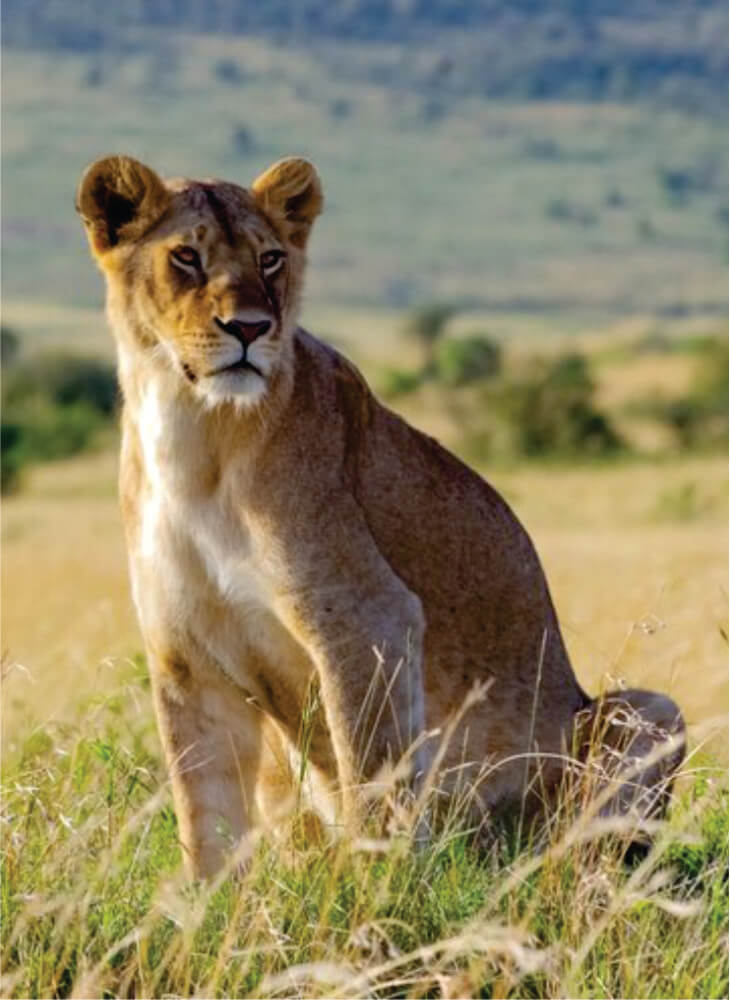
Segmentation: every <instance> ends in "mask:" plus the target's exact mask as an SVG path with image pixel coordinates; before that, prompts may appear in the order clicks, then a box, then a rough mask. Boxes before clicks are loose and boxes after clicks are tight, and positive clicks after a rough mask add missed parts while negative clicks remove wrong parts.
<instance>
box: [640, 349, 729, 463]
mask: <svg viewBox="0 0 730 1000" xmlns="http://www.w3.org/2000/svg"><path fill="white" fill-rule="evenodd" d="M705 346H706V349H705V350H704V351H703V353H702V355H701V361H700V364H699V368H698V371H697V375H696V377H695V379H694V382H693V384H692V386H691V388H690V391H689V392H688V393H687V394H686V395H684V396H680V397H678V398H676V399H672V400H669V401H668V402H660V403H659V404H657V405H656V406H655V407H653V411H654V414H655V416H657V417H658V418H659V419H660V420H663V421H664V422H665V423H667V424H668V425H669V427H670V428H671V429H672V431H673V432H674V435H675V438H676V440H677V443H678V445H679V447H680V448H683V449H687V450H689V449H692V448H697V447H707V446H714V445H717V444H724V443H725V442H726V441H727V436H728V344H727V340H726V339H725V338H717V339H716V340H714V341H713V342H712V343H710V344H706V345H705Z"/></svg>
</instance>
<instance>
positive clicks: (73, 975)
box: [2, 664, 728, 997]
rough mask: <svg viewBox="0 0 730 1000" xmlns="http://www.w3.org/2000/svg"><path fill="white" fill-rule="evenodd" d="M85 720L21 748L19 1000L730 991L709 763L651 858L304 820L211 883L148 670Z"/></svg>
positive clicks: (14, 988)
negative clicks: (173, 769) (425, 839)
mask: <svg viewBox="0 0 730 1000" xmlns="http://www.w3.org/2000/svg"><path fill="white" fill-rule="evenodd" d="M79 718H80V719H83V723H80V724H79V726H78V727H76V728H74V727H65V728H61V727H54V726H51V725H48V726H46V727H43V728H40V729H38V730H36V731H35V732H33V733H32V734H30V735H29V736H28V738H27V740H26V742H25V744H24V745H23V746H22V747H16V749H15V750H14V752H13V754H12V756H11V755H6V761H5V763H6V773H5V777H4V793H3V822H4V836H3V866H4V871H3V880H2V927H3V940H4V960H3V978H2V993H3V995H4V996H35V997H46V996H109V997H111V996H150V997H152V996H162V995H171V994H172V995H182V996H189V995H202V996H228V997H238V996H255V997H262V996H276V995H286V996H297V997H299V996H301V997H318V996H332V995H337V996H343V997H362V996H413V997H422V996H435V997H455V996H459V997H467V996H469V997H471V996H484V997H512V996H514V997H518V996H519V997H525V996H531V997H553V996H574V997H578V996H581V997H582V996H590V997H615V996H632V997H668V996H678V997H680V996H681V997H721V996H726V995H727V993H726V991H727V973H728V970H727V946H726V944H727V922H728V906H727V881H726V879H727V795H726V793H725V791H724V790H722V789H721V788H720V787H719V786H718V785H717V784H716V783H715V782H714V781H713V778H712V777H711V775H712V771H711V770H710V769H708V768H702V767H700V766H698V764H697V762H696V760H693V759H692V758H690V760H689V762H688V763H687V765H686V768H687V771H688V772H689V777H688V778H687V779H686V782H685V788H684V791H683V792H682V794H681V796H680V797H679V799H678V801H677V802H676V803H675V807H674V809H673V813H672V818H671V822H670V824H669V825H667V826H665V827H664V828H663V829H662V830H661V831H660V832H659V834H658V836H657V838H656V841H655V846H654V848H653V850H652V852H651V853H650V854H649V856H648V857H647V858H646V859H645V860H643V861H637V862H634V863H633V864H631V865H629V864H626V863H624V862H622V861H621V851H620V850H619V849H618V847H617V846H616V844H613V843H609V842H607V841H606V839H605V838H604V839H602V840H598V839H596V838H595V837H593V836H589V835H588V834H586V836H585V838H584V839H583V840H582V841H581V839H580V838H579V837H577V836H576V830H580V828H579V827H576V826H575V825H572V826H571V825H569V824H567V823H563V824H561V823H558V824H556V825H554V826H553V828H552V829H551V830H550V834H549V836H548V837H547V839H545V838H543V840H542V841H541V843H540V850H536V849H535V848H536V844H530V843H525V842H522V843H519V842H518V841H517V840H516V838H515V837H514V835H511V834H510V833H508V832H507V831H502V832H501V833H498V834H497V835H496V836H495V838H494V840H493V841H492V843H491V846H490V847H489V848H488V849H486V850H482V851H481V852H480V851H477V850H476V848H475V847H473V846H471V844H470V840H469V838H468V836H466V835H465V834H464V833H463V832H460V831H459V829H458V828H455V827H453V826H452V827H451V828H450V829H449V830H448V831H447V832H446V833H444V834H443V835H440V836H438V837H436V838H435V839H434V840H433V841H432V843H431V844H430V846H428V847H427V848H425V849H423V850H421V851H417V852H416V851H413V850H412V849H411V847H410V845H409V841H408V838H407V837H404V836H397V835H396V836H393V837H391V838H390V839H388V840H375V841H363V842H356V843H348V842H345V841H339V842H338V841H335V842H331V843H326V844H324V843H320V844H317V843H314V842H312V841H311V840H310V841H307V839H306V838H305V837H304V836H303V834H302V829H301V827H300V826H298V825H297V824H296V823H295V824H293V825H292V827H291V829H287V830H286V831H281V836H280V838H279V839H278V840H276V841H274V840H270V839H260V840H258V841H257V842H256V844H255V846H254V850H253V859H252V862H251V864H250V867H249V868H248V871H247V872H246V874H245V875H238V876H233V875H231V876H229V877H226V878H221V879H219V880H218V881H217V882H216V883H214V884H213V885H210V886H206V885H200V884H197V885H190V884H186V882H185V880H184V878H183V876H182V873H181V868H180V861H181V859H180V850H179V847H178V844H177V838H176V822H175V816H174V813H173V810H172V808H171V803H170V797H169V789H168V785H167V781H166V778H165V775H164V770H163V768H162V765H161V762H160V757H159V752H158V749H157V743H156V738H155V735H154V727H153V722H152V717H151V711H150V705H149V691H148V682H147V677H146V674H145V671H144V668H143V667H142V666H141V664H138V665H137V667H136V668H135V669H134V671H132V673H131V674H130V676H129V678H128V680H127V682H126V683H125V685H124V686H123V688H121V689H120V690H119V691H118V692H117V693H116V694H115V695H114V696H112V697H110V698H108V699H106V700H105V701H103V702H99V703H92V704H88V705H85V706H82V707H81V711H80V714H79ZM584 832H585V831H584Z"/></svg>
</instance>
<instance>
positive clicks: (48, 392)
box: [3, 351, 118, 416]
mask: <svg viewBox="0 0 730 1000" xmlns="http://www.w3.org/2000/svg"><path fill="white" fill-rule="evenodd" d="M31 395H41V396H45V397H47V398H48V399H50V400H51V401H52V402H53V403H56V404H58V405H59V406H72V405H73V404H74V403H84V404H86V405H88V406H89V407H90V408H91V409H92V410H98V412H99V413H101V414H104V415H105V416H111V414H112V413H113V412H114V410H115V408H116V404H117V396H118V390H117V377H116V373H115V371H114V368H113V367H112V365H110V364H109V363H108V362H106V361H100V360H97V359H96V358H82V357H79V356H78V355H73V354H67V353H63V352H60V351H49V352H45V353H43V354H39V355H38V356H37V357H35V358H34V359H33V360H29V361H25V362H24V363H23V364H22V365H18V366H17V367H16V368H15V370H14V371H13V372H12V375H6V381H5V385H4V387H3V399H4V402H5V403H6V405H13V404H18V403H20V402H21V401H22V400H24V399H26V398H27V397H28V396H31Z"/></svg>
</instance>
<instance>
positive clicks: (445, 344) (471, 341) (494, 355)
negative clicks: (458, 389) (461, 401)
mask: <svg viewBox="0 0 730 1000" xmlns="http://www.w3.org/2000/svg"><path fill="white" fill-rule="evenodd" d="M434 362H435V371H436V375H437V377H438V378H439V379H440V380H441V381H443V382H445V383H446V384H447V385H454V386H456V385H466V384H467V383H469V382H474V381H476V380H477V379H480V378H488V377H490V376H493V375H497V374H499V371H500V368H501V363H502V353H501V349H500V346H499V344H496V343H495V342H494V341H492V340H487V338H486V337H479V336H471V337H464V338H463V339H460V340H442V341H441V343H440V344H439V345H438V346H437V348H436V354H435V358H434Z"/></svg>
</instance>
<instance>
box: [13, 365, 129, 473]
mask: <svg viewBox="0 0 730 1000" xmlns="http://www.w3.org/2000/svg"><path fill="white" fill-rule="evenodd" d="M2 396H3V399H2V403H3V419H2V431H1V435H0V436H1V439H2V470H1V472H2V490H3V491H4V492H7V491H9V490H12V489H14V488H15V487H17V485H18V483H19V480H20V474H21V471H22V469H23V467H24V466H25V465H27V464H29V463H31V462H39V461H48V460H50V459H54V458H65V457H66V456H68V455H73V454H75V453H77V452H79V451H82V450H83V449H85V448H87V447H89V445H90V444H91V442H92V439H93V437H94V436H95V434H96V433H97V431H98V430H99V429H101V428H102V427H103V426H105V425H108V424H109V422H110V420H111V417H112V414H113V413H114V410H115V408H116V401H117V380H116V376H115V373H114V369H113V368H112V367H111V365H109V364H107V363H106V362H103V361H97V360H95V359H92V358H80V357H74V356H73V355H68V354H61V353H57V352H53V353H46V354H42V355H39V356H38V357H37V358H35V359H34V360H32V361H30V360H27V361H23V362H22V363H18V364H16V365H14V366H13V367H12V368H11V369H9V370H7V371H6V373H5V375H4V377H3V392H2Z"/></svg>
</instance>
